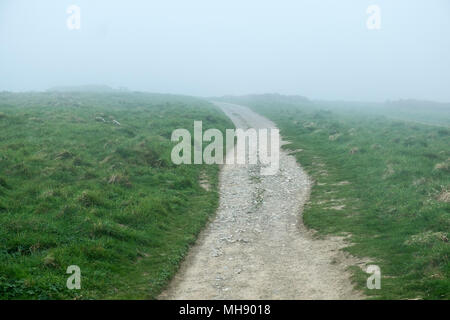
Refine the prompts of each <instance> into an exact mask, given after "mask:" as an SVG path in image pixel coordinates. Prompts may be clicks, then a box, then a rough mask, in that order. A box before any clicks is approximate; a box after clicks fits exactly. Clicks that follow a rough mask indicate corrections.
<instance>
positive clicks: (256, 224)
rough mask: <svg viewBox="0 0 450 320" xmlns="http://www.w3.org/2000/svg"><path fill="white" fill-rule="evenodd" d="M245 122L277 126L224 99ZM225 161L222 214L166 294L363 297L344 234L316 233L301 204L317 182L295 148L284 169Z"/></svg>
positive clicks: (238, 121)
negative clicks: (264, 170) (267, 170)
mask: <svg viewBox="0 0 450 320" xmlns="http://www.w3.org/2000/svg"><path fill="white" fill-rule="evenodd" d="M216 105H217V106H219V107H220V108H221V109H222V110H223V111H224V112H225V113H226V114H227V116H229V117H230V119H231V120H232V121H233V122H234V124H235V125H236V127H237V128H244V129H246V128H249V127H252V128H274V127H275V125H274V124H273V123H272V122H270V121H269V120H267V119H266V118H264V117H262V116H260V115H258V114H256V113H254V112H252V111H251V110H249V109H248V108H246V107H243V106H237V105H232V104H227V103H216ZM259 169H260V167H259V165H224V166H223V168H222V170H221V174H220V205H219V209H218V211H217V215H216V216H215V217H214V219H213V220H212V221H211V222H210V223H209V225H208V226H207V227H206V228H205V230H204V231H203V232H202V233H201V235H200V236H199V238H198V240H197V243H196V245H195V246H193V247H192V248H191V250H190V252H189V254H188V256H187V257H186V259H185V261H184V262H183V263H182V265H181V268H180V270H179V272H178V274H177V275H176V276H175V277H174V279H173V280H172V282H171V284H170V285H169V287H168V288H167V289H166V290H165V291H164V292H163V293H162V294H161V295H160V297H159V299H360V298H363V296H362V294H361V293H359V292H356V291H355V290H354V289H353V286H352V284H351V282H350V280H349V276H350V275H349V273H348V272H347V271H346V268H347V266H348V265H352V264H355V263H356V262H355V261H353V260H352V258H351V257H349V256H348V255H346V254H344V253H343V252H342V251H341V250H340V249H341V248H343V247H345V246H346V244H345V242H344V240H343V239H342V238H338V237H333V238H327V239H325V240H317V239H313V237H312V232H311V231H309V230H307V229H306V228H305V227H304V225H303V222H302V217H301V211H302V208H303V205H304V204H305V202H306V201H307V199H308V195H309V190H310V185H311V182H310V180H309V178H308V176H307V175H306V174H305V172H304V171H303V170H302V169H301V167H300V166H299V165H298V164H297V163H296V161H295V158H294V157H293V156H291V155H288V153H287V152H285V151H281V152H280V170H279V172H278V174H276V175H272V176H261V175H260V170H259Z"/></svg>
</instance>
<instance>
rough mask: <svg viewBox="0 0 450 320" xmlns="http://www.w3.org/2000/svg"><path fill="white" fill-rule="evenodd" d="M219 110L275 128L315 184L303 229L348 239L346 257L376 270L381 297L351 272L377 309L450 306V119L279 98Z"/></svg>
mask: <svg viewBox="0 0 450 320" xmlns="http://www.w3.org/2000/svg"><path fill="white" fill-rule="evenodd" d="M224 100H226V101H227V102H234V103H240V104H243V105H247V106H249V107H251V108H253V109H254V110H255V111H257V112H259V113H261V114H262V115H264V116H267V117H268V118H270V119H272V120H273V121H274V122H275V123H276V124H277V125H278V127H279V128H280V130H281V134H282V135H283V136H284V137H285V139H287V140H289V141H291V142H292V143H291V144H290V145H287V146H286V147H287V148H288V149H290V150H296V153H295V154H296V157H297V159H298V161H299V162H300V163H301V164H302V166H303V167H304V168H305V169H306V170H307V172H308V173H309V174H310V176H312V178H313V179H314V181H315V183H314V186H313V189H312V194H311V200H310V202H309V204H308V205H307V208H306V209H305V212H304V222H305V224H306V225H307V226H308V227H310V228H313V229H315V230H317V231H318V236H321V235H326V234H339V235H345V236H349V235H350V238H349V239H350V241H351V246H350V247H348V248H347V249H346V250H348V251H349V252H350V253H352V254H354V255H355V256H358V257H361V258H364V259H367V262H368V263H373V264H376V265H378V266H380V268H381V274H382V280H381V289H380V290H368V289H367V288H366V280H367V277H368V276H367V274H366V273H364V272H363V271H362V270H361V269H360V268H357V267H354V268H353V274H354V280H355V282H356V284H357V287H358V288H360V289H361V290H364V291H365V293H366V294H367V295H369V297H370V298H375V299H416V298H420V299H449V298H450V264H449V255H450V245H449V242H448V238H449V230H450V203H449V202H450V129H448V125H450V117H449V116H448V115H449V110H447V109H442V110H441V111H439V110H432V111H430V114H431V116H430V118H427V117H426V115H427V113H426V112H423V111H422V113H421V114H422V115H423V116H422V117H418V116H417V112H415V113H414V114H413V115H412V116H411V114H410V113H408V112H407V111H405V113H404V114H402V113H401V110H400V109H396V110H395V111H393V112H392V113H389V110H388V108H387V109H382V108H380V109H379V110H378V111H377V110H374V109H367V108H365V107H367V106H364V105H360V106H359V107H358V106H357V105H353V106H352V107H351V108H349V107H348V106H346V105H345V104H343V105H344V106H337V107H333V104H332V103H327V104H322V105H321V104H320V103H313V102H308V101H307V100H304V99H301V98H292V97H291V98H288V97H282V96H278V95H266V96H247V97H235V98H232V97H227V98H225V99H224ZM380 110H384V111H383V112H381V111H380ZM406 110H407V108H406ZM439 112H440V113H439ZM391 116H392V117H391ZM411 117H413V118H411ZM392 118H400V119H405V120H413V121H415V120H420V121H421V122H429V123H433V124H440V125H443V126H442V127H439V126H434V125H423V124H419V123H415V122H412V121H411V122H410V121H403V120H393V119H392ZM435 120H438V123H437V122H436V121H435ZM299 149H300V150H299Z"/></svg>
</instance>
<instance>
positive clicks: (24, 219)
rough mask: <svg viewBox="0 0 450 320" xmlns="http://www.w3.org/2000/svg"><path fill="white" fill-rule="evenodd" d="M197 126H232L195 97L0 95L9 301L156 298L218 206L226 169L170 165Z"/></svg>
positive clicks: (3, 259) (0, 264)
mask: <svg viewBox="0 0 450 320" xmlns="http://www.w3.org/2000/svg"><path fill="white" fill-rule="evenodd" d="M113 120H116V121H117V122H119V123H120V126H119V125H118V124H115V123H114V122H113ZM194 120H203V126H204V128H205V129H206V128H212V127H214V128H218V129H221V130H223V129H225V128H232V124H231V123H230V122H229V120H228V119H227V118H226V116H225V115H224V114H223V113H222V112H221V111H219V110H217V109H215V107H213V106H212V105H210V104H208V103H206V102H204V101H201V100H196V99H193V98H188V97H177V96H166V95H151V94H143V93H108V94H101V93H70V94H69V93H26V94H13V93H0V299H17V298H26V299H29V298H31V299H35V298H40V299H45V298H52V299H60V298H75V297H77V298H83V299H89V298H154V297H155V296H156V295H157V294H158V293H159V292H160V290H161V288H162V287H163V286H164V285H165V284H166V283H167V282H168V280H169V279H170V277H171V276H172V275H173V274H174V272H175V271H176V269H177V266H178V264H179V262H180V260H181V259H182V257H183V256H184V254H185V253H186V251H187V249H188V246H189V244H192V243H193V242H194V240H195V238H196V235H197V234H198V232H199V231H200V230H201V228H202V227H203V226H204V225H205V222H206V221H207V219H208V217H210V216H211V215H212V214H213V213H214V211H215V209H216V206H217V202H218V194H217V192H216V191H217V190H216V187H217V174H218V168H217V166H207V165H181V166H176V165H174V164H172V162H171V160H170V152H171V149H172V147H173V145H174V143H172V142H171V141H170V137H171V133H172V131H173V130H174V129H176V128H186V129H189V130H190V131H192V129H193V122H194ZM203 180H209V184H210V185H211V189H210V191H207V190H205V189H204V188H202V187H201V186H200V181H203ZM69 265H78V266H79V267H80V268H81V274H82V279H81V284H82V289H81V290H73V291H70V290H68V289H67V288H66V280H67V278H68V277H69V275H68V274H66V269H67V267H68V266H69Z"/></svg>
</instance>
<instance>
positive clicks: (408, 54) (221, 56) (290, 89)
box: [0, 0, 450, 102]
mask: <svg viewBox="0 0 450 320" xmlns="http://www.w3.org/2000/svg"><path fill="white" fill-rule="evenodd" d="M71 4H76V5H78V6H79V7H80V8H81V29H80V30H69V29H68V28H67V25H66V20H67V18H68V16H69V14H67V13H66V9H67V7H68V6H69V5H71ZM372 4H377V5H379V7H380V8H381V29H380V30H369V29H368V28H367V27H366V21H367V19H368V17H369V15H368V14H367V13H366V9H367V7H368V6H369V5H372ZM80 84H106V85H110V86H114V87H117V86H126V87H129V88H130V89H133V90H143V91H151V92H163V93H165V92H167V93H180V94H189V95H200V96H211V95H224V94H247V93H273V92H278V93H282V94H300V95H305V96H308V97H310V98H314V99H346V100H368V101H384V100H386V99H398V98H416V99H429V100H437V101H447V102H450V1H448V0H428V1H426V0H378V1H377V0H373V1H366V0H339V1H336V0H271V1H268V0H158V1H156V0H145V1H144V0H142V1H138V0H124V1H114V0H71V1H66V0H26V1H24V0H0V91H1V90H13V91H22V90H45V89H47V88H49V87H52V86H60V85H80Z"/></svg>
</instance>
